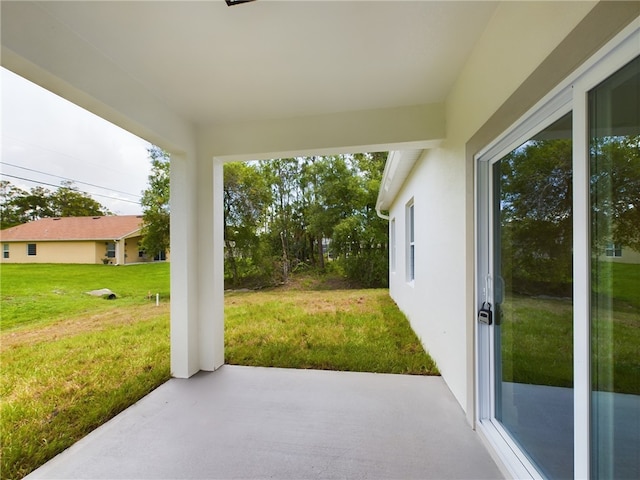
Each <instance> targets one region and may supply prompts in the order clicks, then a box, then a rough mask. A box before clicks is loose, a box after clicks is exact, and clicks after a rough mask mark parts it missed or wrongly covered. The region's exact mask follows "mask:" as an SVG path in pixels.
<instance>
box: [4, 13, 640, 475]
mask: <svg viewBox="0 0 640 480" xmlns="http://www.w3.org/2000/svg"><path fill="white" fill-rule="evenodd" d="M0 5H1V8H2V57H1V59H2V64H3V66H5V67H7V68H9V69H10V70H12V71H13V72H15V73H17V74H20V75H22V76H24V77H26V78H27V79H29V80H32V81H34V82H36V83H38V84H40V85H42V86H44V87H45V88H49V89H50V90H52V91H54V92H55V93H57V94H58V95H61V96H63V97H64V98H67V99H69V100H71V101H73V102H75V103H78V104H80V105H81V106H84V107H86V108H88V109H90V110H91V111H92V112H94V113H96V114H98V115H101V116H102V117H103V118H106V119H107V120H110V121H112V122H114V123H116V124H118V125H119V126H122V127H123V128H126V129H128V130H130V131H132V132H133V133H135V134H137V135H139V136H141V137H143V138H145V139H147V140H149V141H151V142H153V143H154V144H157V145H159V146H161V147H162V148H164V149H165V150H167V151H168V152H170V153H171V155H172V156H171V160H172V163H171V253H172V264H173V265H174V266H176V268H172V269H171V372H172V374H173V375H174V376H176V377H190V376H192V375H194V374H195V373H196V372H198V371H199V370H215V369H217V368H219V367H220V366H221V365H223V364H224V282H223V269H224V258H223V251H224V236H223V215H224V212H223V208H222V205H223V201H222V198H223V164H224V163H225V162H230V161H250V160H262V159H271V158H288V157H294V156H298V155H325V154H336V153H357V152H364V151H378V152H379V151H390V152H396V153H392V154H391V155H390V157H389V160H388V162H387V166H386V170H385V176H384V182H383V184H382V189H381V192H380V196H379V198H378V200H379V201H378V209H379V211H380V212H381V215H384V216H387V217H389V222H390V239H391V244H392V245H391V252H390V266H391V278H390V293H391V296H392V297H393V298H394V299H395V301H396V302H397V304H398V305H399V306H400V308H401V309H402V310H403V311H404V312H405V313H406V314H407V316H408V318H409V320H410V322H411V325H412V327H413V329H414V330H415V332H416V333H417V334H418V336H419V337H420V339H421V341H422V343H423V345H424V346H425V348H426V349H427V350H428V351H429V353H430V354H431V355H432V356H433V357H434V359H435V360H436V362H437V364H438V367H439V369H440V372H441V373H442V378H443V379H444V381H445V382H446V383H447V385H448V386H449V388H450V389H451V392H452V393H453V395H454V397H455V398H456V400H457V401H458V402H459V404H460V406H461V408H462V409H463V410H464V411H465V413H466V417H467V419H468V422H469V424H470V425H471V426H472V427H473V428H475V429H476V430H477V431H478V433H479V434H480V435H481V437H482V438H483V440H484V441H485V444H486V445H487V446H488V447H489V448H490V449H491V451H492V453H493V455H494V458H495V459H496V461H497V462H498V463H499V464H500V466H501V467H502V469H503V471H504V473H505V475H507V476H510V477H515V478H540V477H550V478H566V477H575V478H581V479H582V478H615V477H620V478H640V466H639V465H638V461H637V458H638V455H637V452H638V451H640V433H639V432H640V429H638V420H637V419H638V418H639V417H640V402H638V394H637V393H620V392H621V391H620V388H623V387H621V386H618V385H617V384H616V382H615V378H613V376H612V375H611V372H614V371H615V372H616V375H617V374H618V372H619V369H618V365H615V362H616V361H618V356H617V354H616V351H615V348H616V345H617V343H616V342H614V341H613V340H614V338H615V339H616V340H618V339H619V337H620V335H621V334H620V333H618V332H620V331H622V332H624V328H627V327H626V326H625V324H624V322H622V323H623V324H621V325H616V326H615V328H613V326H611V328H609V329H607V328H592V324H591V322H592V320H593V321H601V322H606V321H607V318H609V317H612V315H608V313H610V312H608V310H607V309H608V308H610V305H609V306H608V305H607V300H608V299H609V297H608V296H607V295H606V294H604V295H600V296H597V295H591V292H592V286H594V285H595V286H598V288H599V287H600V286H601V285H602V284H604V283H605V280H607V278H609V277H607V276H606V275H603V276H601V277H598V279H602V282H601V283H597V282H593V281H592V273H593V272H595V273H597V272H598V271H599V270H598V269H600V268H604V269H607V268H608V269H610V270H611V271H613V270H614V269H612V268H611V267H612V263H611V262H598V263H594V264H592V262H591V250H592V249H591V244H590V238H591V237H592V236H593V235H592V233H593V232H590V231H589V229H590V226H591V221H590V205H589V202H590V199H591V198H592V197H590V194H589V188H590V171H592V170H593V169H595V171H596V172H597V171H598V169H600V165H599V164H598V158H600V156H596V158H595V159H593V158H590V151H589V148H588V147H593V149H592V150H591V151H592V152H595V151H597V150H598V149H604V148H605V147H607V148H608V147H611V146H612V142H611V141H606V142H598V140H599V139H601V138H602V136H607V135H608V136H610V137H611V138H615V137H620V136H624V135H638V132H639V131H640V128H639V126H638V111H639V110H640V109H639V108H638V98H639V97H638V85H640V82H639V81H638V80H639V75H640V73H639V72H638V57H639V56H640V2H625V1H620V2H616V1H600V2H598V1H594V2H589V1H585V2H562V1H558V2H555V1H540V2H536V1H532V2H512V1H504V2H453V1H452V2H447V1H443V2H430V1H425V2H373V1H372V2H262V1H258V2H253V3H246V4H244V5H241V6H236V7H231V8H229V9H227V7H226V6H225V3H224V2H82V4H81V5H80V7H81V8H80V7H79V6H78V5H79V4H78V3H74V2H37V3H32V2H26V1H25V2H2V3H1V4H0ZM158 25H163V26H165V27H166V28H163V29H162V35H158V34H157V33H158ZM326 32H331V34H329V35H327V34H326ZM141 38H144V39H145V42H144V44H141V43H140V41H139V40H140V39H141ZM237 39H241V41H237ZM594 136H595V138H594ZM527 140H531V142H532V144H534V143H535V142H536V141H538V140H540V141H548V142H557V144H556V146H557V149H556V150H557V151H558V152H563V156H562V157H561V160H562V161H564V162H565V164H564V167H565V170H564V171H566V167H567V163H566V162H568V165H569V169H570V173H571V175H570V176H566V175H564V176H556V177H550V175H549V173H548V172H549V171H555V170H553V169H552V170H549V171H547V172H546V173H542V174H540V175H539V174H538V173H539V172H538V169H536V168H533V169H530V170H529V171H524V170H526V169H523V171H522V172H517V173H521V174H522V175H523V176H524V178H526V179H529V180H530V182H529V183H531V184H532V186H533V187H534V188H533V189H532V191H533V192H539V193H544V194H545V195H546V196H545V198H547V199H550V200H552V201H548V202H547V201H536V199H535V198H529V197H527V198H524V197H525V196H526V195H525V196H521V197H522V198H518V197H517V196H518V195H520V194H524V193H527V192H518V191H517V188H521V187H526V186H527V181H520V182H516V183H513V182H510V177H509V171H508V168H507V167H514V168H515V167H518V166H520V165H527V162H523V163H519V161H517V159H518V158H519V157H520V156H523V155H525V154H526V153H527V152H525V151H524V150H526V149H519V148H518V147H519V146H520V145H522V144H523V142H526V141H527ZM590 141H593V143H590ZM569 143H571V145H569ZM568 145H569V148H568V149H567V146H568ZM525 156H526V155H525ZM533 157H534V156H533V155H532V156H531V158H533ZM559 158H560V157H559ZM542 167H545V168H546V166H545V165H542V164H541V168H542ZM516 170H517V169H516ZM556 170H557V171H563V170H562V169H556ZM540 171H541V172H542V170H540ZM591 173H593V172H591ZM522 175H521V178H520V180H521V179H522ZM604 176H605V175H601V176H600V177H602V178H604ZM545 178H546V179H548V180H549V181H547V182H546V183H545V184H544V185H543V184H541V183H536V182H540V181H544V180H545ZM568 178H570V179H571V180H570V182H572V185H573V188H572V190H571V193H568V190H567V185H568V183H567V182H568V181H569V180H568ZM594 178H597V177H595V176H594ZM603 195H604V196H605V197H606V192H605V193H603ZM593 198H595V199H597V201H600V197H599V196H594V197H593ZM521 199H522V200H523V201H520V200H521ZM567 202H568V204H569V205H573V206H574V207H575V208H573V209H572V210H567V208H566V206H567ZM609 203H610V204H612V202H609ZM523 206H524V207H525V212H524V213H523V212H522V211H518V209H521V208H522V207H523ZM516 207H517V208H516ZM527 209H528V211H529V212H532V213H535V215H534V216H535V217H537V218H533V219H531V218H527V216H526V213H527ZM554 209H555V211H554ZM598 211H601V209H600V207H598ZM501 215H503V216H504V218H505V220H504V221H503V222H502V223H501V221H500V218H501ZM534 220H535V221H538V220H541V221H542V222H541V223H540V228H538V227H537V226H536V223H535V222H534ZM545 222H547V223H545ZM542 227H544V228H546V227H553V229H554V231H555V232H556V234H554V236H553V237H550V236H546V235H541V233H543V232H544V229H543V228H542ZM527 228H528V229H529V230H527ZM536 233H537V234H538V236H537V237H536V236H534V234H536ZM534 238H535V240H536V243H535V244H534V243H527V239H534ZM604 238H607V237H606V235H605V236H603V237H602V239H604ZM516 240H517V242H519V243H516V242H515V241H516ZM554 245H555V248H554ZM510 247H514V248H511V249H509V248H510ZM515 247H517V248H515ZM25 248H26V247H25ZM514 252H524V253H525V255H522V256H521V258H520V257H519V256H518V255H514V254H513V253H514ZM567 252H569V253H570V254H571V255H572V256H568V255H567ZM517 262H520V264H518V263H517ZM541 266H544V268H539V267H541ZM614 266H617V265H614ZM507 271H509V272H510V273H511V274H512V275H506V274H505V272H507ZM545 271H549V272H550V273H549V275H550V276H549V277H545ZM549 279H552V280H553V281H552V282H549V281H548V280H549ZM546 287H549V288H551V290H552V291H551V294H547V293H545V291H544V288H546ZM632 287H633V285H632ZM567 289H568V290H567ZM567 291H568V292H569V294H567ZM630 291H631V292H633V290H632V289H630ZM636 291H637V290H636ZM514 293H515V294H514ZM605 293H606V292H605ZM523 299H524V300H523ZM532 299H533V300H535V301H547V302H551V301H553V302H557V303H555V304H554V305H556V308H557V309H558V310H560V311H561V313H562V315H561V317H562V319H563V320H562V325H563V326H564V327H565V328H564V329H563V330H562V335H559V334H558V331H556V330H554V328H553V327H554V326H555V324H554V322H553V321H552V319H554V318H556V315H555V313H554V309H553V308H551V307H548V306H547V307H548V308H547V309H546V310H545V309H542V311H541V312H539V315H538V317H537V320H538V321H537V322H535V323H534V325H533V328H531V329H530V332H531V333H532V337H533V338H534V341H533V342H531V343H532V344H533V345H538V344H539V345H540V346H541V347H543V348H542V351H541V354H540V356H539V357H537V358H536V359H535V361H530V362H527V363H528V364H529V365H524V367H527V366H534V367H537V370H538V374H537V375H540V374H541V373H540V372H542V373H548V374H549V377H550V378H549V380H548V381H547V383H546V384H536V383H535V382H533V381H529V382H527V381H524V380H522V379H521V378H522V377H521V376H522V373H521V371H520V370H518V369H516V368H514V367H516V366H517V367H520V366H522V365H520V364H518V363H517V362H518V361H517V359H516V358H514V353H516V354H517V353H520V352H521V351H523V349H524V341H525V340H526V339H527V338H522V337H523V334H522V332H521V331H518V330H516V331H514V329H511V330H510V331H508V329H507V328H506V327H505V328H504V329H503V325H506V323H504V324H503V323H501V322H499V321H498V322H493V323H492V324H491V325H489V324H488V323H482V322H480V321H479V319H478V309H480V308H481V306H482V304H483V303H484V302H489V303H491V304H492V308H493V310H492V311H493V314H494V316H495V318H496V320H501V319H502V316H504V315H503V314H504V312H507V309H506V307H509V308H511V310H510V311H517V309H516V308H515V306H519V307H522V304H520V305H515V306H514V304H513V302H518V301H520V302H524V304H526V300H532ZM600 300H601V301H602V303H599V304H591V302H592V301H595V302H598V301H600ZM508 302H512V305H508ZM610 303H611V302H610ZM567 315H568V316H569V320H568V322H567V317H566V316H567ZM600 315H602V318H600V317H599V316H600ZM482 318H488V317H482ZM627 323H628V324H630V325H632V324H633V325H637V322H632V321H629V322H627ZM509 326H513V323H509ZM595 326H597V327H600V326H602V324H601V323H598V324H596V325H595ZM635 328H637V327H635ZM620 329H622V330H620ZM607 333H608V334H609V336H608V337H607ZM622 336H623V337H624V335H622ZM525 337H526V335H525ZM560 337H561V339H562V341H563V343H562V344H558V345H557V346H556V348H555V351H554V350H553V349H549V343H548V342H549V341H550V340H554V339H556V338H558V339H560ZM629 338H637V335H629ZM632 347H633V346H632ZM635 347H636V349H637V345H636V346H635ZM631 351H633V349H632V350H631ZM554 353H555V354H556V355H554V356H553V358H554V359H557V358H558V357H560V359H561V362H560V363H562V364H563V370H561V371H558V370H557V365H556V362H555V360H554V361H552V360H551V358H552V354H554ZM558 354H559V355H558ZM607 359H609V360H611V361H612V362H613V363H609V364H607V363H606V362H605V363H604V364H603V363H602V360H607ZM631 363H632V365H631V367H629V370H630V371H632V372H636V377H635V379H634V378H631V381H630V382H628V383H627V386H626V387H624V388H627V387H629V388H630V392H631V391H633V390H634V388H635V387H636V386H637V381H638V375H637V371H638V370H637V365H638V364H637V359H636V360H635V363H634V362H633V361H632V362H631ZM567 372H569V374H568V377H569V378H567ZM634 382H636V383H634ZM398 394H399V395H401V394H402V393H401V392H399V393H398ZM424 401H425V406H424V408H425V410H428V409H432V408H434V406H433V405H431V404H430V403H429V399H425V400H424ZM211 408H217V406H216V405H212V406H211ZM634 422H635V423H634ZM425 454H426V455H436V454H438V452H435V451H426V452H425ZM460 461H467V459H464V458H461V459H460ZM428 475H429V472H425V476H428Z"/></svg>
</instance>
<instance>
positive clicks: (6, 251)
mask: <svg viewBox="0 0 640 480" xmlns="http://www.w3.org/2000/svg"><path fill="white" fill-rule="evenodd" d="M9 248H11V247H9V244H8V243H5V244H3V245H2V258H9V255H10V254H9V252H10V250H9Z"/></svg>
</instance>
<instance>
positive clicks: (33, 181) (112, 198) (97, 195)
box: [2, 173, 142, 205]
mask: <svg viewBox="0 0 640 480" xmlns="http://www.w3.org/2000/svg"><path fill="white" fill-rule="evenodd" d="M2 176H4V177H10V178H16V179H18V180H24V181H25V182H32V183H39V184H40V185H47V186H49V187H54V188H62V187H61V186H60V185H54V184H53V183H47V182H42V181H40V180H32V179H30V178H24V177H19V176H17V175H10V174H8V173H3V174H2ZM75 191H76V192H78V193H84V194H85V195H89V196H91V195H95V196H96V197H104V198H109V199H111V200H118V201H120V202H127V203H134V204H136V205H142V204H141V203H140V202H135V201H133V200H127V199H125V198H118V197H110V196H109V195H102V194H100V193H89V192H85V191H83V190H75Z"/></svg>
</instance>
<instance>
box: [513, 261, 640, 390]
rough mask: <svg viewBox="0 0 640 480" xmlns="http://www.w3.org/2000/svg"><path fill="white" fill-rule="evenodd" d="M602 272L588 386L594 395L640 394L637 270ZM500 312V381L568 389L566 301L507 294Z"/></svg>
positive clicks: (617, 267)
mask: <svg viewBox="0 0 640 480" xmlns="http://www.w3.org/2000/svg"><path fill="white" fill-rule="evenodd" d="M605 267H606V268H603V271H604V273H605V275H603V276H602V277H601V278H600V281H601V284H600V285H598V291H599V292H600V293H601V295H600V297H599V298H602V299H603V300H602V305H603V306H602V308H599V309H594V312H592V316H593V323H592V325H591V331H592V338H593V343H592V353H593V355H594V358H597V363H598V367H597V369H594V372H593V375H594V377H593V378H594V382H597V385H598V387H597V388H598V389H599V390H603V391H615V392H619V393H629V394H635V395H640V360H639V359H640V293H639V292H640V265H628V264H620V263H610V264H606V265H605ZM602 292H607V294H606V295H604V294H602ZM501 308H502V309H503V314H504V315H503V316H504V321H503V322H502V325H501V330H502V366H503V367H502V368H503V370H502V378H503V380H504V381H508V382H518V383H531V384H538V385H554V386H562V387H571V386H572V385H573V313H572V312H573V311H572V302H571V300H567V299H553V298H541V297H524V296H517V295H510V296H508V297H507V299H506V301H505V303H503V304H502V306H501Z"/></svg>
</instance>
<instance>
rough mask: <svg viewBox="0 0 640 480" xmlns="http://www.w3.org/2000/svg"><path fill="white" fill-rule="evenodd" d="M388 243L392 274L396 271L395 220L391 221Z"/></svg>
mask: <svg viewBox="0 0 640 480" xmlns="http://www.w3.org/2000/svg"><path fill="white" fill-rule="evenodd" d="M389 236H390V237H391V238H390V243H391V249H390V250H391V272H392V273H394V272H395V271H396V219H395V218H393V219H391V226H390V233H389Z"/></svg>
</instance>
